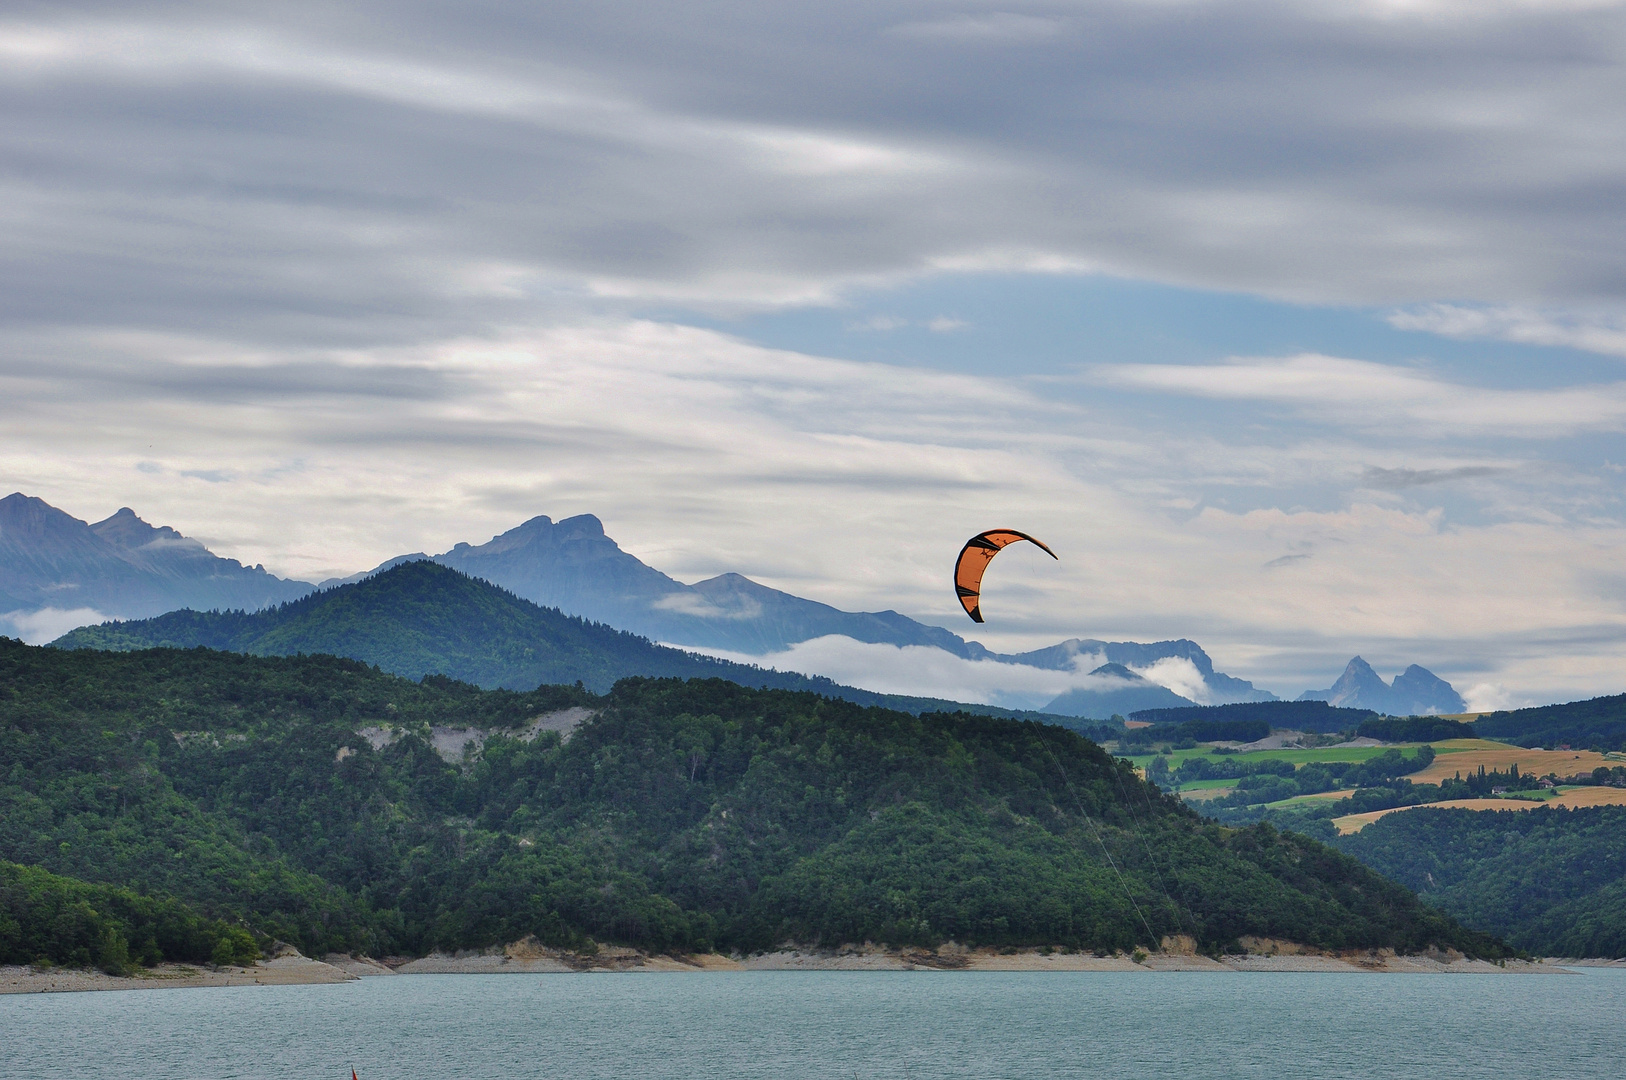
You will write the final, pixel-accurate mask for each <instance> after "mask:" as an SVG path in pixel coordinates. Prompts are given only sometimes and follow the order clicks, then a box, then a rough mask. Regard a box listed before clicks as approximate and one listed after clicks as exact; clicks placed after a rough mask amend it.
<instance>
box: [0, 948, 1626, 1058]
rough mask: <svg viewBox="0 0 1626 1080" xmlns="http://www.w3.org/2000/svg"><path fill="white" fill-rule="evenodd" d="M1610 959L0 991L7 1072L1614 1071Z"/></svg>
mask: <svg viewBox="0 0 1626 1080" xmlns="http://www.w3.org/2000/svg"><path fill="white" fill-rule="evenodd" d="M1623 1021H1626V971H1620V970H1583V971H1581V972H1580V973H1579V974H1575V975H1506V976H1500V975H1489V976H1472V975H1366V974H1350V975H1343V974H1287V973H1270V974H1245V973H1216V974H1197V973H1181V974H1176V973H1138V972H1078V973H1059V972H1045V973H1020V972H957V973H940V972H836V971H814V972H739V973H722V972H716V973H705V974H684V973H673V974H623V975H416V976H399V977H395V978H373V979H364V980H362V981H360V982H353V983H345V984H340V985H335V986H288V987H235V988H211V989H191V990H135V991H114V992H105V993H79V994H27V995H22V994H19V995H11V996H5V997H0V1076H3V1077H5V1078H6V1080H11V1078H19V1080H20V1078H23V1077H28V1078H55V1077H63V1078H72V1080H103V1078H105V1080H132V1078H148V1077H152V1078H160V1077H161V1078H164V1080H180V1078H198V1080H225V1078H235V1077H242V1078H277V1080H282V1078H290V1080H291V1078H295V1077H297V1078H299V1080H330V1078H331V1080H339V1078H341V1077H343V1078H348V1077H349V1075H350V1068H351V1066H352V1065H353V1066H354V1067H355V1068H356V1070H357V1072H358V1073H359V1075H360V1077H361V1080H408V1078H412V1080H440V1078H446V1080H453V1078H456V1080H471V1078H479V1080H484V1078H493V1080H496V1078H502V1080H508V1078H514V1077H559V1078H571V1080H591V1078H599V1077H604V1078H608V1077H618V1078H619V1077H637V1078H640V1080H643V1078H655V1080H663V1078H668V1077H670V1078H674V1080H675V1078H691V1077H696V1078H697V1077H706V1078H733V1077H752V1078H755V1077H775V1078H802V1077H808V1078H829V1080H855V1078H870V1077H885V1078H904V1077H920V1078H938V1077H967V1078H976V1080H990V1078H1010V1080H1037V1078H1050V1077H1069V1076H1080V1077H1085V1076H1087V1077H1113V1078H1133V1077H1149V1078H1150V1077H1158V1078H1162V1080H1167V1078H1171V1077H1180V1078H1187V1077H1190V1078H1222V1077H1223V1078H1230V1077H1254V1078H1270V1080H1277V1078H1284V1077H1306V1078H1308V1077H1315V1078H1317V1080H1327V1078H1341V1077H1360V1078H1368V1077H1405V1078H1408V1080H1416V1078H1421V1077H1427V1078H1429V1080H1438V1078H1454V1077H1463V1078H1468V1077H1472V1078H1475V1080H1481V1078H1483V1077H1486V1076H1492V1075H1494V1076H1496V1077H1498V1078H1506V1077H1532V1078H1534V1077H1542V1078H1551V1077H1563V1078H1565V1080H1574V1078H1577V1077H1618V1076H1622V1075H1626V1025H1623Z"/></svg>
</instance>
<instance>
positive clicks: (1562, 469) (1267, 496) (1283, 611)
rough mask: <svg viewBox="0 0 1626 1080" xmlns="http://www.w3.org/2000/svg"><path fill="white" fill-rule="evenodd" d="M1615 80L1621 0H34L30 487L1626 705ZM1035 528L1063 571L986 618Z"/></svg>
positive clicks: (1293, 686) (88, 505)
mask: <svg viewBox="0 0 1626 1080" xmlns="http://www.w3.org/2000/svg"><path fill="white" fill-rule="evenodd" d="M1623 50H1626V11H1623V9H1622V5H1621V4H1617V3H1612V2H1601V0H1600V2H1587V0H1576V2H1568V3H1565V2H1556V3H1533V2H1532V3H1519V2H1496V0H1476V2H1468V0H1463V2H1457V0H1445V2H1438V3H1432V2H1426V0H1424V2H1409V0H1389V2H1371V3H1334V2H1330V0H1329V2H1319V3H1301V4H1284V3H1226V2H1222V0H1210V2H1189V3H1187V2H1180V0H1155V2H1145V3H1123V4H1114V3H1089V4H1085V3H1048V4H999V5H983V4H977V3H928V2H917V3H900V2H891V0H866V2H865V3H862V4H856V3H823V4H818V5H811V4H803V5H788V4H785V5H770V4H762V3H760V2H759V3H751V4H745V3H738V4H722V3H705V2H696V0H685V2H684V3H681V4H675V3H674V4H660V3H651V2H649V0H644V2H641V3H637V4H631V3H627V4H616V3H597V4H592V5H534V4H497V3H464V4H459V5H433V6H429V5H417V4H411V3H401V2H395V3H390V4H377V5H367V4H348V5H346V4H336V3H324V4H321V5H303V4H299V3H283V4H276V5H269V4H263V3H262V4H236V5H234V4H229V3H211V4H208V5H190V4H180V3H177V4H156V3H155V4H145V5H143V4H132V3H128V2H125V3H119V4H106V5H100V4H94V3H84V4H64V3H51V4H30V3H11V4H8V5H6V7H5V13H4V14H3V15H0V185H3V188H0V239H3V242H0V403H3V404H0V488H3V489H4V491H5V492H9V491H11V490H20V491H23V492H26V493H28V494H31V495H37V496H39V497H41V498H44V499H45V500H47V501H48V502H50V503H52V504H54V505H56V506H59V507H61V508H63V509H65V510H67V511H69V512H70V513H73V514H75V515H76V516H79V517H83V518H87V519H90V520H95V519H98V518H101V517H104V516H106V515H107V514H110V513H111V512H112V511H113V510H115V509H117V508H118V507H120V506H123V505H129V506H132V507H134V508H135V509H136V510H137V511H138V512H139V513H140V514H142V516H144V517H145V518H147V519H148V520H150V521H153V522H156V523H161V524H168V525H172V526H174V527H176V528H178V529H180V530H181V531H182V532H185V533H187V534H188V535H191V536H196V537H198V538H199V539H202V540H203V541H204V542H206V543H207V544H208V545H209V546H210V547H211V548H213V549H214V550H215V551H217V552H219V553H221V554H226V555H230V556H232V557H235V558H239V559H242V560H244V561H246V562H249V563H257V562H258V563H264V564H265V565H266V566H267V567H268V568H270V569H272V570H274V571H276V572H278V573H281V574H284V575H287V576H294V577H302V578H306V579H317V578H321V577H325V576H328V575H331V574H338V573H348V572H352V571H355V570H357V569H361V568H365V567H368V566H371V565H374V564H376V563H377V562H379V561H381V560H382V559H384V558H386V557H388V556H391V555H394V554H398V553H401V552H405V551H413V550H429V551H441V550H445V549H446V548H448V547H450V546H451V545H452V544H453V543H455V542H457V541H459V540H469V541H472V542H480V541H483V540H485V539H486V538H488V537H489V536H491V535H492V534H493V533H496V532H499V531H502V530H504V529H506V528H508V527H511V526H512V525H514V524H516V523H518V522H519V521H521V520H524V519H525V518H528V517H530V516H532V515H534V514H540V513H545V514H549V515H551V516H553V517H555V518H561V517H566V516H569V515H572V514H577V513H584V512H590V513H594V514H597V515H599V516H600V517H601V518H603V519H604V521H605V523H606V527H607V530H608V532H609V534H610V535H611V536H612V537H614V538H615V539H617V540H618V541H620V542H621V543H622V545H623V546H624V547H626V548H627V549H628V550H630V551H632V552H633V553H635V554H637V555H638V556H640V557H641V558H643V559H645V561H647V562H649V563H651V564H652V565H654V566H656V567H658V568H659V569H661V570H664V571H666V572H668V573H671V574H673V575H675V576H677V577H680V578H682V579H684V580H691V581H692V580H696V579H698V578H702V577H707V576H710V575H712V574H715V573H719V572H722V571H728V570H733V571H738V572H741V573H744V574H747V575H748V576H750V577H752V578H754V579H756V580H758V581H762V582H765V583H767V584H770V585H774V586H778V587H781V588H785V589H788V590H790V591H792V592H796V593H798V594H801V595H805V596H810V597H814V598H816V599H819V600H824V601H827V602H829V603H833V604H836V605H838V606H841V607H844V608H848V609H867V610H874V609H883V608H894V609H897V610H900V611H903V612H905V613H907V614H910V615H912V616H915V617H917V618H920V619H923V620H926V621H929V622H934V623H938V624H940V625H946V626H949V627H951V628H952V629H954V630H956V631H957V632H961V633H966V632H968V631H972V630H976V631H977V632H976V633H975V634H973V635H970V636H975V637H977V638H979V639H980V640H983V641H984V642H986V643H987V644H989V645H990V646H992V647H995V648H1001V649H1015V648H1023V647H1035V646H1039V645H1045V644H1050V643H1052V642H1054V641H1056V640H1058V639H1060V638H1063V637H1071V636H1088V637H1098V638H1106V639H1114V640H1116V639H1134V640H1158V639H1164V638H1173V637H1190V638H1193V639H1195V640H1197V641H1198V642H1200V643H1201V644H1203V645H1204V646H1205V647H1206V648H1207V649H1208V650H1209V652H1210V653H1211V654H1212V655H1213V656H1214V658H1215V660H1216V663H1217V664H1218V666H1219V667H1220V668H1222V669H1223V670H1226V671H1228V672H1230V673H1232V674H1235V675H1238V676H1241V677H1244V678H1250V679H1253V680H1255V681H1256V682H1258V683H1260V684H1261V685H1263V686H1265V687H1268V688H1269V689H1272V690H1274V691H1276V692H1278V693H1282V694H1291V695H1296V694H1297V693H1298V692H1299V691H1300V690H1303V689H1305V688H1308V687H1325V686H1327V685H1329V684H1330V683H1331V681H1332V679H1333V678H1334V677H1336V675H1337V674H1338V672H1339V670H1341V668H1342V666H1343V664H1344V662H1345V661H1346V660H1347V659H1348V658H1349V657H1350V656H1351V655H1352V654H1354V653H1357V652H1358V653H1361V654H1362V655H1364V656H1365V657H1366V658H1367V659H1368V660H1370V661H1371V662H1372V663H1373V664H1374V666H1376V667H1377V668H1378V670H1379V672H1380V673H1382V674H1385V675H1393V674H1394V673H1395V672H1396V671H1398V670H1399V669H1400V668H1401V667H1403V666H1405V665H1406V664H1408V663H1412V662H1416V663H1421V664H1423V665H1424V666H1426V667H1429V668H1431V669H1433V670H1434V671H1436V672H1437V673H1439V674H1440V675H1442V676H1444V677H1445V678H1447V679H1449V680H1450V681H1452V682H1453V683H1454V684H1455V685H1456V686H1457V687H1458V688H1459V689H1463V690H1468V691H1471V693H1470V698H1471V701H1472V702H1473V703H1475V704H1479V705H1493V704H1499V703H1521V702H1531V701H1546V700H1555V699H1568V698H1572V697H1577V696H1590V695H1593V694H1602V693H1618V692H1620V691H1621V690H1623V689H1626V686H1623V685H1622V684H1623V682H1626V678H1623V676H1622V672H1626V663H1623V662H1626V559H1623V556H1626V506H1623V501H1622V496H1623V493H1626V480H1623V477H1622V471H1623V469H1626V440H1623V438H1622V432H1623V428H1626V214H1623V213H1622V207H1626V64H1623V60H1626V55H1623ZM0 493H4V492H0ZM996 525H998V526H1011V527H1016V528H1020V529H1025V530H1027V531H1030V532H1033V533H1035V534H1036V535H1039V536H1041V537H1043V538H1044V539H1046V540H1047V541H1048V542H1049V543H1050V544H1051V546H1052V547H1054V548H1055V549H1056V551H1057V553H1058V554H1059V555H1060V556H1061V561H1060V562H1059V563H1053V562H1051V561H1050V560H1049V559H1047V558H1044V557H1043V556H1036V557H1035V558H1032V559H1027V558H1025V557H1024V556H1022V555H1020V554H1018V552H1017V550H1016V549H1013V550H1012V552H1010V553H1009V554H1007V555H1006V556H1002V558H1001V562H1000V563H999V564H997V565H996V569H995V571H994V572H993V573H992V574H991V575H990V579H989V585H988V589H987V593H986V595H985V601H984V610H985V612H986V613H987V615H988V617H989V623H988V625H987V626H986V627H982V628H978V627H973V626H972V625H971V624H970V623H969V622H966V621H965V619H964V616H963V614H960V613H959V609H958V605H957V603H956V602H955V599H954V596H953V593H952V590H951V589H949V588H948V587H947V585H946V569H947V564H948V563H949V562H950V561H951V560H952V558H953V555H954V553H955V552H956V551H957V550H958V548H959V545H960V543H961V542H962V541H963V540H964V538H965V536H967V535H969V534H970V533H971V532H974V531H976V530H978V529H981V528H987V527H992V526H996Z"/></svg>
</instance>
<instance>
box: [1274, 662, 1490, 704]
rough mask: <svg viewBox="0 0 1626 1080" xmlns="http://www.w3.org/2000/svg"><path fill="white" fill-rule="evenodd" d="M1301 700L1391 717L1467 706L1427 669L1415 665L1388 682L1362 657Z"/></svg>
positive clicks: (1443, 681)
mask: <svg viewBox="0 0 1626 1080" xmlns="http://www.w3.org/2000/svg"><path fill="white" fill-rule="evenodd" d="M1299 700H1300V701H1325V702H1328V703H1329V704H1331V705H1334V706H1336V707H1338V708H1341V709H1371V710H1373V711H1374V712H1380V713H1388V714H1389V715H1391V716H1429V715H1438V714H1442V713H1444V714H1450V713H1460V712H1463V711H1465V710H1466V709H1467V705H1466V703H1464V702H1463V700H1462V695H1461V694H1459V693H1457V692H1456V690H1455V689H1453V688H1452V686H1451V684H1450V683H1448V682H1446V681H1445V680H1444V679H1442V678H1440V677H1439V676H1438V675H1435V674H1434V673H1433V672H1432V671H1429V670H1428V669H1427V668H1424V667H1419V666H1418V665H1416V664H1413V665H1412V666H1411V667H1409V668H1407V669H1406V670H1405V671H1402V672H1401V673H1400V674H1399V675H1396V676H1395V678H1394V682H1392V683H1386V682H1384V681H1383V679H1382V677H1381V676H1379V675H1378V673H1377V672H1375V671H1373V670H1372V665H1371V664H1368V663H1367V662H1366V661H1365V660H1362V659H1361V658H1360V657H1359V656H1357V657H1355V658H1354V659H1353V660H1351V661H1350V662H1349V665H1348V666H1347V667H1345V668H1344V673H1343V674H1342V675H1340V676H1339V677H1338V681H1337V682H1335V683H1333V684H1332V686H1331V688H1330V689H1327V690H1307V691H1305V692H1304V693H1303V694H1300V695H1299Z"/></svg>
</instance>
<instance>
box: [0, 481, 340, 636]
mask: <svg viewBox="0 0 1626 1080" xmlns="http://www.w3.org/2000/svg"><path fill="white" fill-rule="evenodd" d="M310 590H311V586H310V585H309V584H308V583H306V582H303V581H284V580H283V579H281V578H278V577H274V576H272V575H271V574H268V573H266V572H265V571H264V569H262V568H260V567H246V566H244V565H242V564H241V563H239V562H237V561H236V560H233V559H223V558H220V557H218V556H216V555H214V554H212V553H211V552H210V551H209V550H208V549H207V548H206V547H204V546H203V544H202V542H201V541H198V540H193V539H191V538H189V537H186V536H183V535H182V534H181V533H179V532H177V531H176V530H174V529H171V528H169V527H168V526H162V525H151V524H149V523H147V522H146V521H143V520H142V519H141V517H140V516H139V515H137V514H136V512H135V511H134V510H132V509H130V508H129V507H127V506H125V507H120V508H119V510H118V512H117V513H115V514H113V515H112V516H110V517H107V518H104V519H103V520H101V521H98V522H96V523H95V524H94V525H91V524H88V523H86V522H84V521H81V520H80V519H78V518H76V517H74V516H73V515H71V514H68V513H66V512H64V511H62V510H58V509H57V508H56V507H54V506H52V505H50V504H49V503H47V502H46V501H45V500H43V499H39V498H36V497H34V496H30V495H24V494H23V493H21V492H16V493H14V494H12V495H8V496H6V497H5V498H4V499H0V613H5V612H24V613H27V612H38V611H41V610H43V609H47V608H52V609H57V610H63V609H75V610H77V609H90V610H91V611H93V612H98V613H102V614H104V615H108V616H117V617H123V618H141V617H144V616H148V615H156V614H158V613H160V612H164V611H172V610H174V609H176V608H181V607H192V608H199V609H204V610H207V609H209V608H243V609H248V610H254V609H257V608H262V607H265V606H267V605H270V604H275V603H279V602H281V601H284V600H291V599H294V598H295V597H297V596H302V595H304V594H305V593H308V592H309V591H310Z"/></svg>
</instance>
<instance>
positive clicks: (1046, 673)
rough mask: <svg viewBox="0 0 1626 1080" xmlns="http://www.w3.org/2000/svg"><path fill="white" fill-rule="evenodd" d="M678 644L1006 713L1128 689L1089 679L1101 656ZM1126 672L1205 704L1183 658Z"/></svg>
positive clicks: (848, 641)
mask: <svg viewBox="0 0 1626 1080" xmlns="http://www.w3.org/2000/svg"><path fill="white" fill-rule="evenodd" d="M677 647H678V648H687V649H689V650H690V651H691V652H704V653H706V654H708V655H711V656H720V657H722V658H724V659H727V660H735V661H738V662H740V663H745V664H758V665H760V666H762V667H771V668H777V669H778V670H780V671H799V672H803V673H805V674H812V675H823V676H825V677H826V678H830V679H834V680H835V681H836V682H839V683H842V684H843V685H846V686H857V687H861V688H863V689H865V690H874V691H876V692H878V693H883V694H906V695H910V696H915V697H936V698H946V699H948V700H950V701H970V702H980V703H982V704H987V705H999V706H1002V707H1004V708H1007V709H1038V708H1042V707H1043V706H1044V705H1045V704H1046V703H1047V702H1049V701H1050V700H1051V699H1052V698H1055V697H1057V696H1059V695H1061V694H1064V693H1066V692H1067V691H1068V690H1072V689H1075V688H1084V689H1091V690H1115V689H1120V688H1122V687H1124V686H1126V685H1128V683H1127V681H1126V680H1124V679H1121V678H1118V677H1117V676H1114V675H1091V674H1089V672H1090V671H1091V670H1093V669H1094V668H1095V667H1098V666H1100V664H1101V663H1102V662H1104V660H1103V658H1102V657H1100V656H1088V655H1085V656H1081V657H1080V658H1079V660H1078V662H1077V664H1076V666H1075V668H1074V669H1073V670H1071V671H1053V670H1050V669H1048V668H1037V667H1030V666H1028V665H1026V664H1004V663H1000V662H998V661H995V660H965V659H962V658H960V657H958V656H955V655H954V654H953V653H949V652H945V651H944V650H942V649H936V648H928V647H925V646H919V645H903V646H899V645H884V644H875V643H870V642H862V641H855V640H853V639H852V638H849V637H842V636H840V635H836V634H832V635H829V636H826V637H821V638H814V639H812V640H810V641H803V642H798V643H797V644H795V645H793V646H791V647H790V648H789V649H786V650H784V651H783V652H777V653H769V654H767V655H764V656H754V655H750V654H746V653H735V652H728V651H726V650H721V649H695V648H693V647H692V646H677ZM1131 670H1133V671H1135V673H1136V674H1138V675H1140V676H1142V677H1143V678H1146V679H1150V680H1151V681H1152V682H1155V683H1158V684H1159V685H1162V686H1167V687H1169V689H1171V690H1173V691H1174V692H1175V693H1177V694H1181V695H1183V696H1186V697H1191V698H1192V700H1195V701H1203V700H1206V689H1207V688H1206V687H1205V686H1204V685H1203V683H1202V676H1201V674H1200V673H1198V671H1197V668H1196V666H1195V665H1194V664H1192V662H1191V661H1190V660H1186V659H1183V658H1179V657H1170V658H1168V659H1165V660H1159V661H1157V662H1156V663H1154V664H1153V665H1151V666H1150V667H1147V668H1133V669H1131ZM1187 690H1192V691H1194V692H1195V694H1196V695H1199V696H1193V694H1192V693H1187Z"/></svg>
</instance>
